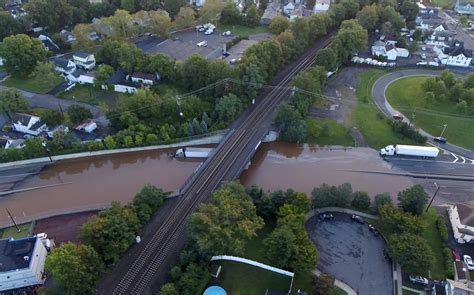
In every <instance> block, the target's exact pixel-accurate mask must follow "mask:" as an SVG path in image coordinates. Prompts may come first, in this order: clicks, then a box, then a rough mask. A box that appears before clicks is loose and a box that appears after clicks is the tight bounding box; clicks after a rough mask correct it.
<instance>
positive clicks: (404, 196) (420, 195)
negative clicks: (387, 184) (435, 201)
mask: <svg viewBox="0 0 474 295" xmlns="http://www.w3.org/2000/svg"><path fill="white" fill-rule="evenodd" d="M428 199H429V196H428V194H427V193H426V192H425V190H424V189H423V187H422V186H421V185H419V184H417V185H415V186H412V187H410V188H407V189H406V190H404V191H402V192H399V193H398V207H400V208H402V209H403V211H405V212H409V213H412V214H415V215H421V214H422V213H423V210H424V209H425V206H426V203H427V202H428Z"/></svg>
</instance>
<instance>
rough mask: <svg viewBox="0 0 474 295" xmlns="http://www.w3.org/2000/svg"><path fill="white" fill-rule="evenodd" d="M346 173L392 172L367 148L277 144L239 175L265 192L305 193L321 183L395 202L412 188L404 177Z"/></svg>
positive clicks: (261, 151) (264, 147) (266, 148)
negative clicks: (387, 195)
mask: <svg viewBox="0 0 474 295" xmlns="http://www.w3.org/2000/svg"><path fill="white" fill-rule="evenodd" d="M348 170H370V171H383V172H393V171H395V170H392V165H391V164H389V163H387V162H385V161H382V160H381V158H380V157H379V155H378V153H377V151H375V150H373V149H370V148H356V149H347V150H344V149H328V148H322V149H319V148H316V147H314V146H309V145H301V146H296V145H294V144H287V143H280V142H279V143H271V144H265V145H262V146H261V148H260V149H259V150H258V151H257V153H256V154H255V156H254V158H253V160H252V165H251V166H250V167H249V170H247V171H245V172H244V173H243V174H242V177H241V182H242V184H244V185H246V186H248V185H252V184H256V185H259V186H261V187H263V188H264V189H267V190H277V189H287V188H293V189H294V190H296V191H301V192H307V193H310V192H311V191H312V190H313V188H314V187H318V186H320V185H321V184H323V183H327V184H329V185H340V184H342V183H344V182H349V183H351V184H352V189H353V190H354V191H359V190H360V191H366V192H368V193H369V195H370V196H372V197H373V196H374V195H376V194H379V193H384V192H388V193H390V194H391V196H392V198H393V199H394V201H395V200H396V195H397V193H398V192H399V191H401V190H404V189H405V188H407V187H410V186H412V185H413V184H414V183H413V182H412V180H411V179H410V178H407V177H400V176H394V175H384V174H369V173H361V172H350V171H348Z"/></svg>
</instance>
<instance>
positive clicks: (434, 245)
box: [422, 208, 446, 280]
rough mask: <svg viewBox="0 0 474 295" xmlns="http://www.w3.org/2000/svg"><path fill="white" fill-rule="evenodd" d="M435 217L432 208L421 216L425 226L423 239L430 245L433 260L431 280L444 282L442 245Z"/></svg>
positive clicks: (435, 214)
mask: <svg viewBox="0 0 474 295" xmlns="http://www.w3.org/2000/svg"><path fill="white" fill-rule="evenodd" d="M437 216H438V214H437V213H436V210H435V209H433V208H431V209H430V210H429V211H428V213H425V214H423V216H422V218H423V221H424V222H425V224H426V228H425V231H424V232H423V237H424V238H425V240H426V241H427V242H428V245H430V247H431V250H432V251H433V255H434V258H435V259H434V261H433V266H432V269H431V277H432V278H433V279H438V280H444V279H446V269H445V265H444V256H443V248H444V243H443V241H442V239H441V237H440V235H439V232H438V228H437V227H436V218H437ZM427 275H428V273H426V276H427Z"/></svg>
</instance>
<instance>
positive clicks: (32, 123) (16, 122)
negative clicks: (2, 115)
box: [12, 114, 48, 136]
mask: <svg viewBox="0 0 474 295" xmlns="http://www.w3.org/2000/svg"><path fill="white" fill-rule="evenodd" d="M12 124H13V129H14V130H15V131H18V132H21V133H25V134H30V135H34V136H38V135H39V134H40V133H41V132H43V131H47V130H48V127H47V126H46V124H45V123H43V122H42V121H41V119H40V117H37V116H32V115H28V114H15V115H14V116H13V118H12Z"/></svg>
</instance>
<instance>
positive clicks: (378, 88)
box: [372, 69, 474, 159]
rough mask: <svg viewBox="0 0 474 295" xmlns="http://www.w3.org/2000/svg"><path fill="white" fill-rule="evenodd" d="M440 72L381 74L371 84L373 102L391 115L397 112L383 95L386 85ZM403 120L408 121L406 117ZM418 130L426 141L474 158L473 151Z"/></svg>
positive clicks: (418, 70)
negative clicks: (438, 141) (438, 139)
mask: <svg viewBox="0 0 474 295" xmlns="http://www.w3.org/2000/svg"><path fill="white" fill-rule="evenodd" d="M440 73H441V72H440V71H437V70H423V69H416V70H401V71H397V72H393V73H389V74H387V75H385V76H382V77H381V78H379V79H378V80H377V81H375V83H374V85H373V86H372V96H373V97H374V101H375V104H376V105H377V107H378V108H379V109H380V110H381V111H382V113H384V114H385V115H386V116H387V117H390V118H391V117H392V115H393V114H395V113H398V111H397V110H395V109H394V108H393V107H392V106H391V105H390V104H389V103H388V101H387V98H386V96H385V92H386V90H387V88H388V86H389V85H390V84H391V83H393V82H394V81H396V80H398V79H401V78H405V77H415V76H439V74H440ZM404 120H406V121H408V119H407V118H405V119H404ZM418 131H419V132H420V133H421V134H422V135H424V136H426V137H427V138H428V142H429V143H431V144H433V145H435V146H437V147H439V148H442V149H445V150H447V151H449V152H452V153H455V154H457V155H460V156H463V157H466V158H469V159H474V152H473V151H471V150H468V149H465V148H462V147H460V146H457V145H454V144H451V143H445V144H439V143H437V142H435V141H433V135H431V134H429V133H427V132H425V131H424V130H422V129H420V128H418Z"/></svg>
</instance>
